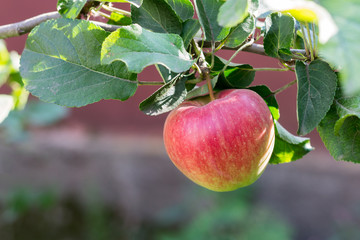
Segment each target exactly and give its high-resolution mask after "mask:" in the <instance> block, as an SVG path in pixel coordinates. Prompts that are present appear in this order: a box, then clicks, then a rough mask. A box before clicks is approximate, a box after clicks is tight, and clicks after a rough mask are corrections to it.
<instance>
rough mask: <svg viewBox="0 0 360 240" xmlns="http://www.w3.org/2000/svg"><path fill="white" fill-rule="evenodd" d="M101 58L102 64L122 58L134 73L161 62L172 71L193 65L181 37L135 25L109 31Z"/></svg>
mask: <svg viewBox="0 0 360 240" xmlns="http://www.w3.org/2000/svg"><path fill="white" fill-rule="evenodd" d="M144 4H145V3H144ZM101 58H102V62H103V64H109V63H111V62H113V61H116V60H120V61H123V62H125V63H126V65H127V67H128V69H129V71H131V72H136V73H139V72H141V71H142V70H143V69H144V68H145V67H146V66H149V65H152V64H162V65H164V66H166V67H167V68H169V69H170V70H172V71H173V72H183V71H186V70H188V69H189V68H190V67H191V66H192V65H193V61H192V60H191V56H190V54H189V53H188V52H186V50H185V48H184V46H183V41H182V39H181V37H180V36H178V35H175V34H164V33H154V32H151V31H148V30H145V29H143V28H141V27H140V26H139V25H137V24H133V25H130V26H126V27H123V28H121V29H118V30H116V31H115V32H113V33H111V34H110V35H109V37H108V38H106V40H105V42H104V43H103V47H102V50H101Z"/></svg>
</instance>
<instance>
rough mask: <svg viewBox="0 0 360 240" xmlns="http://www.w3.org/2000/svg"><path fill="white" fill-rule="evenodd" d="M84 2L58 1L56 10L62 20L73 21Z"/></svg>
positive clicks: (77, 0) (76, 0) (74, 0)
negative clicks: (69, 19) (70, 19)
mask: <svg viewBox="0 0 360 240" xmlns="http://www.w3.org/2000/svg"><path fill="white" fill-rule="evenodd" d="M86 2H87V1H86V0H58V3H57V10H58V12H59V13H60V14H61V16H63V17H64V18H72V19H75V18H77V16H79V14H80V12H81V9H82V8H83V7H84V6H85V4H86Z"/></svg>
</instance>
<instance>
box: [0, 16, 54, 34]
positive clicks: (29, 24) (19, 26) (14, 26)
mask: <svg viewBox="0 0 360 240" xmlns="http://www.w3.org/2000/svg"><path fill="white" fill-rule="evenodd" d="M59 17H60V14H59V13H58V12H49V13H43V14H40V15H38V16H35V17H32V18H29V19H26V20H24V21H21V22H17V23H11V24H7V25H4V26H0V39H3V38H10V37H16V36H20V35H23V34H25V33H28V32H30V31H31V30H32V29H33V28H34V27H36V26H37V25H39V24H40V23H42V22H45V21H47V20H49V19H55V18H59Z"/></svg>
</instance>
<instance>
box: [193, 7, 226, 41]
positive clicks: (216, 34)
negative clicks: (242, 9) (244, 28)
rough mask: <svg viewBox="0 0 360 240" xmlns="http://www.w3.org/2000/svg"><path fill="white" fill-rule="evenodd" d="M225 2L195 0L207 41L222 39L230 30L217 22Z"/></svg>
mask: <svg viewBox="0 0 360 240" xmlns="http://www.w3.org/2000/svg"><path fill="white" fill-rule="evenodd" d="M223 3H224V1H223V0H195V8H196V12H197V15H198V17H199V21H200V24H201V27H202V29H203V32H204V33H205V40H207V41H212V42H215V41H220V40H222V39H224V38H225V37H226V36H227V35H228V34H229V32H230V28H223V27H222V26H220V25H219V24H218V22H217V17H218V14H219V9H220V7H221V6H222V4H223Z"/></svg>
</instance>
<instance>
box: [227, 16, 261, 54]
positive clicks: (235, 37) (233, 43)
mask: <svg viewBox="0 0 360 240" xmlns="http://www.w3.org/2000/svg"><path fill="white" fill-rule="evenodd" d="M254 29H255V19H254V17H252V16H250V15H249V16H247V17H246V18H245V19H244V21H243V22H242V23H240V24H239V25H238V26H236V27H234V28H232V29H231V31H230V34H229V36H228V37H227V38H226V42H225V46H226V47H231V48H236V47H238V46H240V45H241V44H242V43H243V42H244V41H245V40H246V39H247V38H248V37H249V35H250V34H251V33H252V32H253V31H254Z"/></svg>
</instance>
